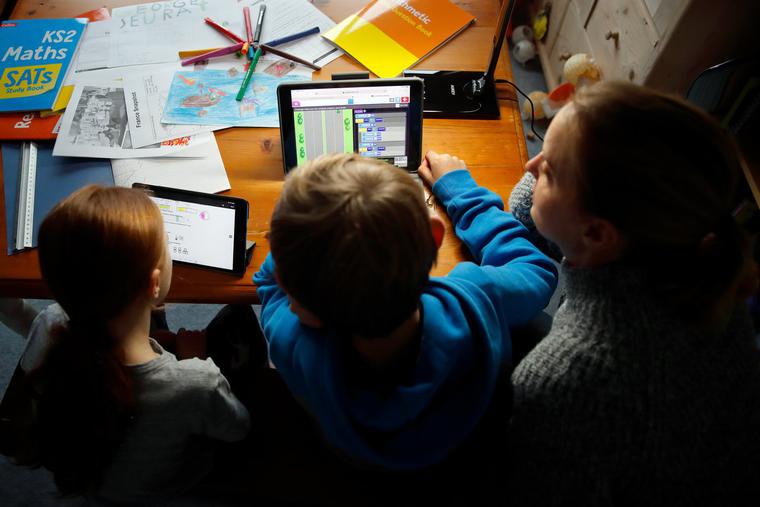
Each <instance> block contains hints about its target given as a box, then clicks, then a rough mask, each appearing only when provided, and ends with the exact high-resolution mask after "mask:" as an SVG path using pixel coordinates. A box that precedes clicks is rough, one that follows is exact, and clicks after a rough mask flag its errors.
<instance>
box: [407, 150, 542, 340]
mask: <svg viewBox="0 0 760 507" xmlns="http://www.w3.org/2000/svg"><path fill="white" fill-rule="evenodd" d="M419 175H420V177H421V178H422V180H423V181H425V182H426V183H427V184H428V185H430V186H431V189H432V192H433V193H434V194H435V196H436V197H437V198H438V199H439V200H440V201H441V203H442V204H443V205H444V206H445V208H446V212H447V214H448V215H449V217H450V218H451V222H452V224H453V226H454V230H455V232H456V235H457V236H458V237H459V238H460V239H461V240H462V242H463V243H464V244H465V245H467V248H468V249H469V251H470V253H471V254H472V256H473V257H474V260H475V262H476V263H477V264H479V266H474V265H473V264H472V263H461V264H459V265H458V266H457V267H456V268H454V270H452V272H451V273H449V277H450V278H457V277H461V278H462V279H463V280H466V281H467V282H469V283H475V284H476V285H477V286H478V288H479V290H482V291H484V292H486V293H487V295H488V297H489V299H491V300H492V301H493V303H494V306H495V307H496V308H497V311H498V313H499V314H500V318H501V320H502V324H503V325H504V326H505V327H508V326H513V325H516V324H517V325H519V324H523V323H525V322H527V321H529V320H530V319H531V318H533V317H534V316H535V314H536V313H538V312H539V311H540V310H541V309H543V308H544V307H545V306H546V304H548V302H549V299H550V298H551V295H552V294H553V292H554V289H555V288H556V284H557V270H556V268H555V266H554V263H552V261H551V260H550V259H549V258H547V257H546V256H545V255H544V254H543V253H541V251H540V250H538V248H536V247H535V246H534V245H533V244H532V243H531V242H530V241H529V234H530V233H529V232H528V230H527V229H526V228H525V227H524V226H523V225H522V224H521V223H520V222H518V221H517V220H516V219H515V218H514V216H512V214H511V213H507V212H505V211H504V203H503V202H502V200H501V198H500V197H499V196H498V195H496V194H495V193H493V192H491V191H489V190H488V189H485V188H483V187H480V186H478V185H477V183H475V181H474V180H473V179H472V176H471V175H470V173H469V171H468V170H467V167H466V165H465V163H464V162H463V161H462V160H461V159H459V158H457V157H453V156H451V155H440V154H438V153H435V152H428V153H427V154H426V156H425V160H424V161H423V163H422V165H421V166H420V168H419Z"/></svg>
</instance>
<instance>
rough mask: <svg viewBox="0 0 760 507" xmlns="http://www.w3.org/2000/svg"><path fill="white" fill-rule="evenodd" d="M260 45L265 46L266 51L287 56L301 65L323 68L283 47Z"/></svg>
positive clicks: (317, 68) (315, 68)
mask: <svg viewBox="0 0 760 507" xmlns="http://www.w3.org/2000/svg"><path fill="white" fill-rule="evenodd" d="M259 47H260V48H263V49H264V51H266V52H267V53H272V54H273V55H277V56H281V57H283V58H287V59H288V60H293V61H294V62H296V63H300V64H301V65H305V66H307V67H309V68H310V69H314V70H321V69H322V67H320V66H319V65H316V64H314V63H312V62H310V61H309V60H304V59H303V58H299V57H297V56H295V55H291V54H290V53H286V52H285V51H283V50H281V49H277V48H273V47H270V46H267V45H266V44H262V45H261V46H259Z"/></svg>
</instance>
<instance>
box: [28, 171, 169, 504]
mask: <svg viewBox="0 0 760 507" xmlns="http://www.w3.org/2000/svg"><path fill="white" fill-rule="evenodd" d="M164 244H165V239H164V229H163V221H162V218H161V213H160V211H159V210H158V208H157V207H156V205H155V204H154V203H153V202H152V201H151V200H150V198H149V197H148V196H147V195H145V194H144V193H143V192H140V191H138V190H133V189H127V188H104V187H99V186H95V185H92V186H88V187H85V188H83V189H81V190H79V191H77V192H75V193H74V194H72V195H71V196H69V197H68V198H67V199H65V200H63V201H62V202H61V203H59V204H58V205H57V206H56V207H55V208H54V209H53V211H52V212H51V213H50V214H49V215H48V216H47V217H46V218H45V220H44V221H43V223H42V225H41V227H40V233H39V259H40V269H41V271H42V277H43V279H44V280H45V282H46V283H47V285H48V287H49V288H50V290H51V291H52V293H53V295H54V297H55V299H56V301H57V302H58V303H59V304H60V305H61V307H63V309H64V310H65V311H66V314H67V315H68V317H69V321H68V323H67V324H66V325H64V326H60V327H59V328H57V329H54V330H53V332H52V335H51V346H50V348H49V350H48V352H47V355H46V356H45V358H44V360H43V362H42V364H41V366H40V367H39V368H38V369H37V370H35V371H34V372H32V374H31V375H30V377H29V378H30V380H31V381H32V382H33V383H34V386H35V388H36V389H37V390H38V391H39V392H40V393H41V397H40V399H39V404H38V413H37V418H36V432H37V433H38V445H39V454H38V456H39V459H38V463H37V464H38V465H42V466H44V467H46V468H48V469H49V470H51V471H52V472H53V474H54V477H55V482H56V484H57V486H58V488H59V490H60V492H61V493H63V494H83V493H86V492H88V491H91V490H92V489H93V488H95V487H97V485H98V483H99V481H100V480H101V478H102V474H103V471H104V469H105V468H106V467H107V465H108V463H109V462H110V460H111V459H112V457H113V455H114V452H115V451H116V449H117V447H118V445H119V443H120V441H121V440H122V438H123V436H124V432H125V429H126V428H127V426H128V424H129V420H130V418H131V417H132V416H133V415H134V413H135V397H134V394H133V389H132V383H131V379H130V375H129V372H128V371H127V370H126V368H125V367H124V365H123V364H122V359H123V358H122V355H121V349H120V347H119V343H117V341H116V340H115V339H114V337H113V336H112V335H111V333H110V332H109V322H111V321H112V320H113V319H114V318H115V317H117V316H118V315H120V314H121V313H122V312H123V311H124V310H125V309H126V308H127V307H128V306H129V305H130V304H132V303H134V302H135V301H136V299H137V298H138V297H139V296H140V294H142V293H144V294H146V295H147V293H148V290H149V284H150V277H151V273H152V271H153V270H154V269H155V268H156V267H157V266H160V264H161V261H162V258H163V257H162V256H163V255H165V254H166V253H165V252H166V250H165V246H164Z"/></svg>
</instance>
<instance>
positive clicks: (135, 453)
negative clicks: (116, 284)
mask: <svg viewBox="0 0 760 507" xmlns="http://www.w3.org/2000/svg"><path fill="white" fill-rule="evenodd" d="M66 320H67V317H66V314H65V312H64V311H63V309H62V308H61V307H60V306H59V305H57V304H54V305H51V306H49V307H48V308H47V309H45V310H44V311H43V312H42V313H40V315H38V316H37V318H36V319H35V321H34V322H33V324H32V328H31V331H30V333H29V342H28V344H27V348H26V350H25V352H24V355H23V356H22V359H21V367H22V369H24V370H25V371H30V370H31V369H33V368H34V367H36V366H37V365H38V364H40V362H41V361H42V358H43V357H44V353H45V351H46V349H47V347H48V345H49V341H50V339H49V337H50V330H51V328H52V327H53V326H55V325H58V324H62V323H65V322H66ZM150 343H151V346H152V347H153V350H154V351H155V352H156V353H157V354H159V356H158V357H157V358H155V359H153V360H151V361H148V362H147V363H143V364H138V365H134V366H129V367H128V368H129V370H130V371H131V372H132V375H133V378H134V381H135V388H136V395H137V406H138V414H137V415H136V416H135V419H134V421H133V423H132V424H131V426H130V428H129V430H128V432H127V435H126V436H125V439H124V442H123V444H122V445H121V447H120V448H119V450H118V451H117V453H116V456H115V458H114V460H113V462H112V463H111V465H110V466H109V468H108V469H107V470H106V472H105V474H104V480H103V484H102V486H101V488H100V489H99V491H98V497H100V498H102V499H104V500H113V501H119V502H123V501H140V500H142V499H147V498H149V497H154V496H156V495H162V494H172V493H178V492H181V491H185V490H187V489H189V488H190V487H192V486H193V485H194V484H197V483H198V481H199V480H200V479H201V478H202V477H203V476H204V475H206V474H207V473H208V472H209V471H210V469H211V467H212V466H213V459H212V457H213V442H212V441H211V440H210V439H218V440H223V441H228V442H232V441H237V440H242V439H243V438H244V437H245V436H246V434H247V433H248V429H249V425H250V420H249V415H248V410H247V409H246V408H245V407H244V406H243V404H242V403H240V401H239V400H238V399H237V398H236V397H235V395H234V394H233V393H232V392H231V391H230V386H229V383H228V382H227V380H226V379H225V378H224V376H223V375H222V374H221V372H220V371H219V368H217V366H216V365H215V364H214V362H213V361H212V360H211V359H206V360H205V361H202V360H200V359H185V360H182V361H178V360H177V358H176V357H175V356H174V354H172V353H170V352H167V351H165V350H164V349H163V348H162V347H161V346H160V345H159V344H158V343H156V342H155V341H154V340H153V339H151V340H150ZM203 437H208V438H203Z"/></svg>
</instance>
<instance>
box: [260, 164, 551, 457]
mask: <svg viewBox="0 0 760 507" xmlns="http://www.w3.org/2000/svg"><path fill="white" fill-rule="evenodd" d="M432 190H433V193H434V194H435V195H436V197H438V199H439V200H440V201H441V202H442V203H443V205H444V206H445V207H446V211H447V213H448V215H449V217H451V221H452V224H453V225H454V229H455V232H456V235H457V236H458V237H459V238H460V239H461V240H462V242H463V243H464V244H465V245H466V246H467V248H468V249H469V251H470V252H471V254H472V256H473V258H474V261H475V262H462V263H460V264H458V265H457V266H456V267H455V268H454V269H453V270H452V271H451V272H450V273H449V274H448V275H447V276H446V277H440V278H439V277H435V278H431V279H430V282H429V284H428V286H427V287H426V289H425V290H424V292H423V294H422V296H421V310H422V313H421V315H422V318H423V320H422V323H421V327H422V329H421V343H420V349H419V354H418V356H417V358H416V362H415V363H414V365H413V371H412V372H411V374H410V376H409V377H407V378H405V379H404V381H403V382H399V383H398V384H397V385H393V386H391V388H390V389H388V388H385V389H382V390H377V389H373V388H372V387H370V386H367V385H359V384H360V383H357V382H351V381H349V380H347V371H348V370H349V368H347V366H346V365H344V364H343V361H344V360H345V358H346V357H350V356H347V355H346V354H344V353H342V349H341V345H340V343H341V340H340V337H339V336H338V334H337V332H336V331H335V330H331V329H329V328H325V329H314V328H310V327H306V326H303V325H301V323H300V321H299V320H298V317H297V316H296V315H295V314H294V313H293V312H291V311H290V308H289V303H288V298H287V295H286V294H285V293H284V292H283V290H282V289H281V288H280V287H279V286H278V285H277V284H276V282H275V278H274V273H275V264H274V261H273V259H272V256H271V254H270V255H269V256H268V257H267V259H266V261H265V262H264V264H263V265H262V266H261V270H260V271H259V272H258V273H256V274H255V275H254V278H253V280H254V282H255V284H256V285H257V287H258V295H259V298H260V299H261V304H262V310H261V321H262V326H263V328H264V334H265V336H266V337H267V340H268V341H269V354H270V358H271V360H272V362H273V363H274V365H275V366H276V367H277V370H278V371H279V373H280V375H281V376H282V378H283V379H284V380H285V382H286V384H287V385H288V387H289V388H290V391H291V392H292V394H293V395H294V396H295V397H296V398H298V399H299V400H300V401H301V402H302V403H303V404H304V405H305V406H306V408H307V409H308V410H309V412H310V413H311V414H312V415H313V416H314V417H315V418H316V420H317V421H318V423H319V425H320V427H321V429H322V431H323V433H324V435H325V437H326V438H327V440H328V441H329V442H330V443H331V444H332V445H334V446H335V447H336V448H338V449H339V450H340V451H342V452H343V453H345V454H347V455H348V456H350V457H352V458H354V459H356V460H358V461H360V462H364V463H366V464H372V465H378V466H382V467H385V468H391V469H412V468H421V467H424V466H427V465H430V464H433V463H437V462H439V461H441V460H442V459H443V458H445V457H446V456H447V455H448V454H449V452H451V451H452V450H453V449H454V448H455V447H457V446H458V445H459V444H461V443H462V442H463V441H464V440H465V439H466V438H467V437H468V436H469V435H470V434H471V433H472V431H473V430H474V428H475V426H476V425H477V423H478V422H479V420H480V419H481V417H482V416H483V414H484V413H485V411H486V409H487V408H488V405H489V402H490V400H491V396H492V394H493V391H494V388H495V385H496V381H497V379H498V377H499V373H500V369H501V368H502V366H503V365H504V364H505V363H507V362H509V361H510V360H511V359H512V344H511V340H510V333H509V328H510V327H512V326H515V325H520V324H525V323H527V322H528V321H530V320H531V319H532V318H533V317H534V316H535V315H536V314H537V313H538V312H539V311H540V310H541V309H543V308H544V307H545V306H546V304H547V303H548V301H549V298H550V297H551V295H552V293H553V292H554V289H555V287H556V283H557V274H556V273H557V272H556V269H555V267H554V264H553V263H552V262H551V261H550V260H549V259H548V258H547V257H546V256H544V255H543V254H542V253H541V252H540V251H539V250H538V249H537V248H536V247H534V246H533V245H532V244H531V243H530V241H528V239H527V238H528V235H529V233H528V231H527V229H525V227H523V226H522V225H521V224H520V223H519V222H518V221H517V220H515V218H514V217H513V216H512V214H511V213H506V212H504V204H503V202H502V200H501V198H500V197H499V196H498V195H496V194H494V193H493V192H490V191H489V190H487V189H485V188H482V187H479V186H478V185H477V184H476V183H475V181H474V180H473V179H472V177H471V176H470V173H469V172H468V171H466V170H458V171H454V172H450V173H448V174H446V175H444V176H442V177H441V178H440V179H439V180H438V181H437V182H436V184H435V185H434V186H433V189H432Z"/></svg>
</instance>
